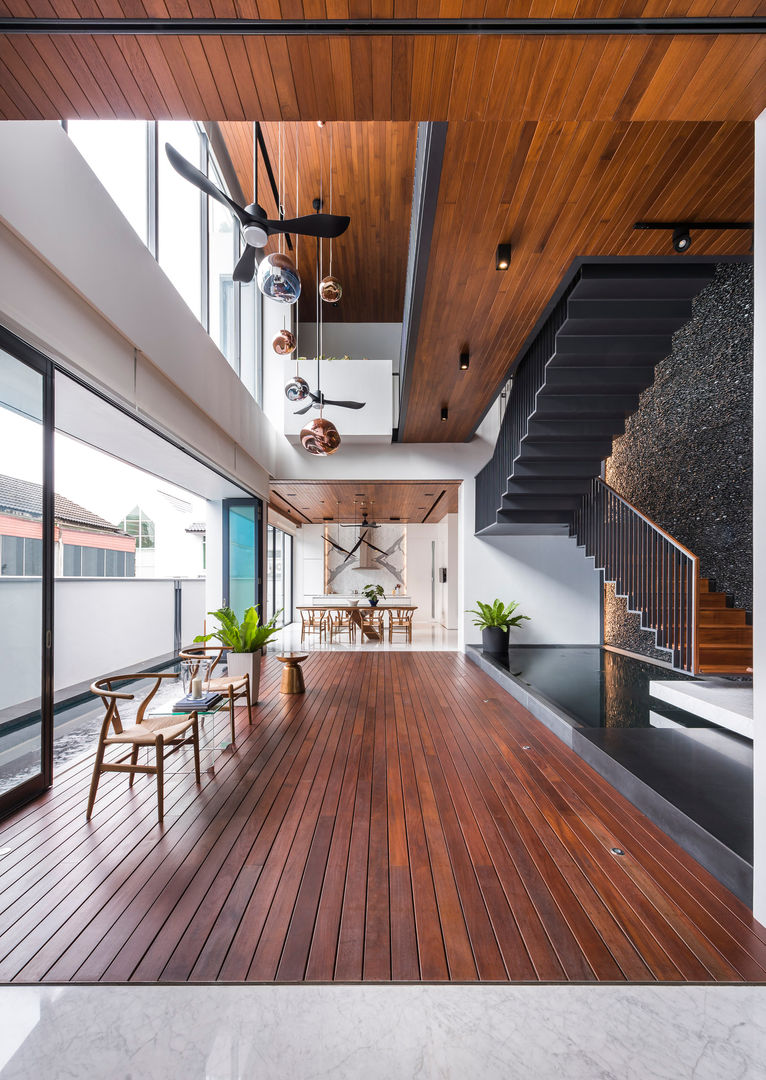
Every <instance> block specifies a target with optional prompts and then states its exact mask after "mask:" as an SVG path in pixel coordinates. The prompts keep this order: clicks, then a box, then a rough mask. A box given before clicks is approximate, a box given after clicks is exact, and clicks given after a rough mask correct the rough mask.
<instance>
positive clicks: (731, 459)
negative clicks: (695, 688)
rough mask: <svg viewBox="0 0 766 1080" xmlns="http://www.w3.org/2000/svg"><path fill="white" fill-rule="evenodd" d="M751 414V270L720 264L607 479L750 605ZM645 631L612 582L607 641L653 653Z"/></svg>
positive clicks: (719, 584)
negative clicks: (628, 610) (614, 588)
mask: <svg viewBox="0 0 766 1080" xmlns="http://www.w3.org/2000/svg"><path fill="white" fill-rule="evenodd" d="M752 417H753V268H752V266H751V265H748V264H743V263H738V264H729V265H721V266H719V267H718V268H717V270H716V276H715V278H714V280H713V281H712V282H711V283H710V284H709V285H708V286H707V287H706V288H705V289H704V290H703V291H702V292H701V293H700V295H699V296H698V297H697V299H696V301H695V303H694V312H693V315H692V319H691V321H690V322H689V323H687V325H686V326H684V327H682V328H681V330H679V331H678V332H677V333H676V334H675V335H674V337H673V351H672V353H671V354H670V356H668V357H667V358H666V359H665V360H663V361H662V362H661V363H660V364H658V365H657V368H656V372H655V377H654V383H653V384H652V386H650V387H649V388H648V389H647V390H645V391H644V393H643V394H642V395H641V400H640V403H639V407H638V410H637V412H635V413H634V414H633V415H632V416H631V417H629V418H628V420H627V422H626V425H625V434H624V435H622V436H621V437H620V438H618V439H615V441H614V446H613V448H612V456H611V458H609V459H608V461H607V463H606V481H607V483H608V484H611V486H612V487H613V488H615V490H616V491H618V492H620V494H621V495H624V496H625V498H626V499H628V500H629V501H630V502H632V503H633V504H634V505H635V506H637V507H638V509H639V510H641V511H642V512H643V513H645V514H647V515H648V516H649V517H650V518H652V519H653V520H654V521H656V522H657V523H658V524H659V525H660V526H662V528H663V529H665V530H666V531H667V532H669V533H670V534H671V536H674V537H675V538H676V539H677V540H679V541H680V542H681V543H682V544H684V545H685V546H686V547H688V548H690V550H691V551H693V552H694V553H695V554H696V555H698V556H699V559H700V568H701V572H702V575H703V576H704V577H709V578H713V579H715V583H716V588H717V589H719V590H721V591H722V592H727V593H729V594H731V595H732V596H733V598H734V603H735V605H736V606H737V607H743V608H746V609H747V610H748V611H750V610H752V603H753V601H752V596H753V558H752V543H753V533H752V501H753V490H752V485H753V429H752ZM607 635H608V636H607ZM647 638H648V640H649V641H650V642H651V635H646V634H643V633H641V631H640V628H639V626H638V621H637V617H636V616H632V615H630V614H629V613H628V612H627V611H626V609H625V605H624V602H623V601H620V600H619V599H616V598H615V597H614V593H613V590H605V609H604V640H605V641H606V642H607V644H611V645H616V646H618V647H620V648H624V649H630V650H631V651H633V652H641V653H643V654H644V655H651V645H647ZM658 655H662V654H658Z"/></svg>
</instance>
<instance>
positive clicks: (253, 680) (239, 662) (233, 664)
mask: <svg viewBox="0 0 766 1080" xmlns="http://www.w3.org/2000/svg"><path fill="white" fill-rule="evenodd" d="M261 658H262V653H261V650H260V649H259V650H258V651H257V652H230V653H229V655H228V658H227V663H228V668H229V674H230V675H238V676H239V675H245V674H247V675H249V676H250V701H251V702H252V704H253V705H255V703H256V702H257V701H258V692H259V690H260V688H261Z"/></svg>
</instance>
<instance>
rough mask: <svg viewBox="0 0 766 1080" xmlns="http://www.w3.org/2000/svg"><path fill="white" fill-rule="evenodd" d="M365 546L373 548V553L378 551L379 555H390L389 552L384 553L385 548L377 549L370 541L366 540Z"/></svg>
mask: <svg viewBox="0 0 766 1080" xmlns="http://www.w3.org/2000/svg"><path fill="white" fill-rule="evenodd" d="M365 544H366V545H367V547H370V548H372V550H373V551H377V552H378V554H379V555H388V552H387V551H384V550H383V548H379V547H375V545H374V544H372V543H370V541H369V540H365Z"/></svg>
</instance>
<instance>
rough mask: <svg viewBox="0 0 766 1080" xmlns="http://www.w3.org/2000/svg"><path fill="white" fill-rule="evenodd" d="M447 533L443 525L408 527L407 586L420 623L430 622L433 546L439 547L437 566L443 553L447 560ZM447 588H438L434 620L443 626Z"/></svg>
mask: <svg viewBox="0 0 766 1080" xmlns="http://www.w3.org/2000/svg"><path fill="white" fill-rule="evenodd" d="M446 536H447V529H446V526H443V525H442V523H441V522H438V523H437V524H434V525H429V524H425V525H419V524H413V525H408V526H407V585H406V590H405V591H406V593H407V595H408V596H410V597H411V598H412V603H413V604H415V605H416V606H417V609H418V611H417V615H416V616H415V618H416V619H417V621H418V622H430V621H431V544H432V543H434V544H436V552H437V563H436V565H437V566H439V565H440V563H439V562H438V559H439V557H440V555H441V554H442V553H444V555H445V557H446ZM443 590H444V586H442V585H439V584H438V582H437V584H436V591H435V597H434V599H435V611H434V620H435V621H436V622H442V621H443V618H444V615H443V609H444V603H443V596H442V593H443Z"/></svg>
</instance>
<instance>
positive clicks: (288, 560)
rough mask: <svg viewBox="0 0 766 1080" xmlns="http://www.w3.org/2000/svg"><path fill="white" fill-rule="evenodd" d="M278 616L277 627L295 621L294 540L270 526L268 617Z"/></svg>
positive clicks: (267, 575)
mask: <svg viewBox="0 0 766 1080" xmlns="http://www.w3.org/2000/svg"><path fill="white" fill-rule="evenodd" d="M273 615H278V618H277V626H287V624H288V623H291V622H292V621H293V538H292V536H290V534H289V533H286V532H283V531H282V529H277V528H276V527H275V526H274V525H269V530H268V545H267V573H266V617H267V618H268V619H270V618H272V616H273Z"/></svg>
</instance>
